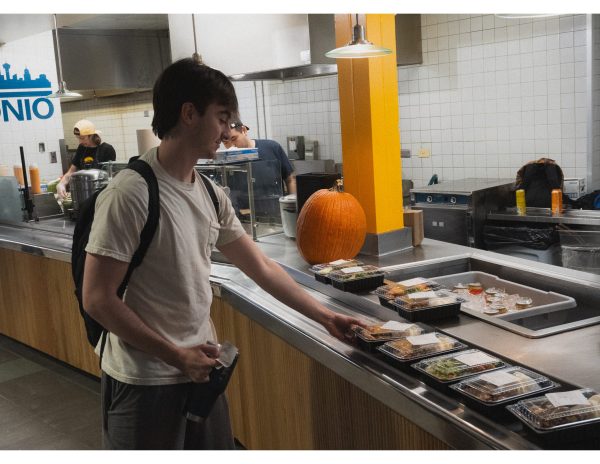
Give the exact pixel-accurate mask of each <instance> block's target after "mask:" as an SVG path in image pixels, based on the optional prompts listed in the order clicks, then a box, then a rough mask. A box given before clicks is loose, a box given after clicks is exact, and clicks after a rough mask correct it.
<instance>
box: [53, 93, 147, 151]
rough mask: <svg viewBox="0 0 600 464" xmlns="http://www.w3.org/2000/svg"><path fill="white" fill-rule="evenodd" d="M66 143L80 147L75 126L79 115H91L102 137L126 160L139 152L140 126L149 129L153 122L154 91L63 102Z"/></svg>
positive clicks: (81, 117)
mask: <svg viewBox="0 0 600 464" xmlns="http://www.w3.org/2000/svg"><path fill="white" fill-rule="evenodd" d="M62 108H63V110H62V111H63V124H64V127H65V143H66V144H67V145H68V146H69V148H77V144H78V142H77V139H76V137H75V136H74V135H73V127H74V126H75V123H76V122H77V121H79V120H80V119H89V120H90V121H92V122H93V123H94V125H95V126H96V128H97V129H99V130H101V131H102V135H101V137H102V141H103V142H106V143H109V144H111V145H112V146H113V147H114V148H115V151H116V153H117V161H127V160H128V159H129V158H131V157H132V156H135V155H137V154H138V148H137V133H136V130H137V129H150V128H151V123H152V116H153V115H154V111H153V110H152V92H150V91H147V92H138V93H131V94H126V95H120V96H114V97H105V98H95V99H92V100H83V101H75V102H69V103H63V104H62Z"/></svg>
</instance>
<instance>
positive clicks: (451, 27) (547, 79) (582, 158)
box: [236, 15, 600, 186]
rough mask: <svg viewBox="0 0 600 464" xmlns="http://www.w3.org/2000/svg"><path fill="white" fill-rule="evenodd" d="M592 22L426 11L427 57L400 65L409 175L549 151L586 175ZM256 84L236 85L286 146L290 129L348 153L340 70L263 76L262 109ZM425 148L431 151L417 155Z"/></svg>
mask: <svg viewBox="0 0 600 464" xmlns="http://www.w3.org/2000/svg"><path fill="white" fill-rule="evenodd" d="M586 26H587V17H586V15H564V16H560V17H549V18H544V19H537V20H505V19H500V18H497V17H495V16H493V15H423V16H422V26H421V27H422V37H423V64H422V65H413V66H405V67H399V68H398V88H399V96H398V103H399V110H400V141H401V145H402V148H406V149H409V150H411V152H412V158H410V159H403V177H404V178H407V179H412V180H413V181H414V183H415V185H416V186H419V185H424V184H426V183H427V182H428V181H429V179H430V177H431V176H432V175H433V174H438V177H439V178H440V180H442V181H443V180H452V179H462V178H465V177H471V176H485V177H488V178H497V177H502V178H514V176H515V174H516V171H517V170H518V169H519V167H521V166H522V165H523V164H524V163H525V162H527V161H529V160H532V159H537V158H539V157H542V156H547V157H551V158H553V159H555V160H556V161H557V162H558V163H559V164H560V165H561V167H562V168H563V170H564V172H565V175H566V176H567V177H586V176H587V175H588V167H589V166H588V163H589V162H591V161H588V149H587V140H588V133H587V131H588V120H589V117H588V114H587V111H588V109H587V106H586V105H587V101H588V98H589V97H588V93H587V92H588V89H587V85H588V81H587V70H586V54H587V52H588V46H587V42H586V40H587V39H586ZM249 84H250V85H249ZM251 84H252V83H236V89H237V90H238V92H239V94H240V95H241V96H242V98H240V103H241V105H240V108H241V113H242V115H244V114H248V115H254V114H256V112H257V110H256V105H258V107H259V111H258V112H259V114H261V115H262V114H263V113H264V114H266V122H267V124H266V135H265V133H262V134H261V136H263V137H264V136H267V137H269V138H273V139H275V140H277V141H279V142H280V143H281V144H282V145H283V146H284V147H285V141H286V136H287V135H305V136H306V137H307V138H314V139H316V140H318V141H319V143H320V145H321V157H322V158H328V159H334V160H335V161H336V162H341V161H342V153H341V152H342V147H341V135H340V134H341V130H340V119H339V99H338V91H337V76H327V77H318V78H312V79H303V80H297V81H288V82H276V81H267V82H264V83H263V85H264V102H265V108H264V111H263V108H262V95H261V94H260V91H259V92H255V89H254V87H253V86H252V85H251ZM256 95H259V98H258V99H256V98H255V96H256ZM244 117H246V116H244ZM261 117H262V116H261ZM246 118H248V117H246ZM255 134H256V133H255ZM255 134H254V135H255ZM422 148H424V149H426V150H428V151H429V152H430V153H431V156H430V157H429V158H419V157H418V156H417V154H418V152H419V151H420V150H421V149H422ZM594 160H596V161H594V162H595V163H600V161H598V160H600V156H596V157H594ZM598 168H600V166H599V167H598ZM589 180H590V179H588V181H589Z"/></svg>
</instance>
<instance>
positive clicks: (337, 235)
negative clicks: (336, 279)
mask: <svg viewBox="0 0 600 464" xmlns="http://www.w3.org/2000/svg"><path fill="white" fill-rule="evenodd" d="M341 184H342V182H341V181H340V180H338V181H337V185H336V186H335V187H333V188H331V189H329V190H327V189H321V190H317V191H316V192H315V193H313V194H312V195H311V196H310V197H309V198H308V200H306V203H304V206H303V207H302V210H301V211H300V215H299V216H298V222H297V228H296V244H297V246H298V251H299V252H300V254H301V255H302V257H303V258H304V260H305V261H307V262H308V263H309V264H319V263H328V262H330V261H335V260H338V259H352V258H354V257H355V256H356V255H357V254H358V252H359V251H360V249H361V248H362V246H363V243H364V241H365V237H366V235H367V218H366V216H365V211H364V210H363V208H362V206H361V205H360V203H359V202H358V200H357V199H356V198H354V197H353V196H352V195H351V194H349V193H345V192H342V191H341Z"/></svg>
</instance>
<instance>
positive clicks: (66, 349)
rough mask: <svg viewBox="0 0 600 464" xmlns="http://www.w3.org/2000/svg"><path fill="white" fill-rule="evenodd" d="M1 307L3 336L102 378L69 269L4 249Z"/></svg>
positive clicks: (0, 256)
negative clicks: (86, 332)
mask: <svg viewBox="0 0 600 464" xmlns="http://www.w3.org/2000/svg"><path fill="white" fill-rule="evenodd" d="M0 302H1V303H2V307H1V309H0V332H1V333H3V334H5V335H7V336H9V337H11V338H14V339H15V340H18V341H20V342H22V343H24V344H26V345H28V346H31V347H32V348H35V349H37V350H39V351H42V352H44V353H46V354H48V355H50V356H53V357H55V358H57V359H60V360H61V361H64V362H66V363H68V364H70V365H72V366H75V367H77V368H79V369H82V370H84V371H86V372H88V373H90V374H93V375H97V376H99V375H100V370H99V369H98V357H97V356H96V355H95V353H94V352H93V350H92V347H91V346H90V345H89V344H88V342H87V339H86V336H85V328H84V325H83V320H82V319H81V316H80V315H79V306H78V304H77V299H76V298H75V295H74V293H73V281H72V278H71V265H70V264H69V263H65V262H63V261H57V260H53V259H48V258H44V257H41V256H35V255H31V254H28V253H20V252H17V251H13V250H7V249H0Z"/></svg>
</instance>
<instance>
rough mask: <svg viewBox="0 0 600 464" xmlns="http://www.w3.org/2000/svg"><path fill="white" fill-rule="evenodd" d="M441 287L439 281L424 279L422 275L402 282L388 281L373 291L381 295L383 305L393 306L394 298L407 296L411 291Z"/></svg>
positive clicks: (380, 299) (426, 290) (424, 290)
mask: <svg viewBox="0 0 600 464" xmlns="http://www.w3.org/2000/svg"><path fill="white" fill-rule="evenodd" d="M384 283H385V282H384ZM440 287H441V286H440V284H438V283H437V282H434V281H432V280H428V279H424V278H422V277H417V278H414V279H409V280H404V281H402V282H389V281H388V282H387V283H385V285H382V286H381V287H378V288H376V289H375V291H374V292H373V293H375V294H376V295H377V296H378V297H379V301H380V303H381V304H382V305H383V306H386V307H388V308H392V305H391V301H392V300H393V299H394V298H397V297H400V296H405V295H408V294H410V293H417V292H428V291H431V290H438V289H439V288H440ZM392 309H393V308H392Z"/></svg>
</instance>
